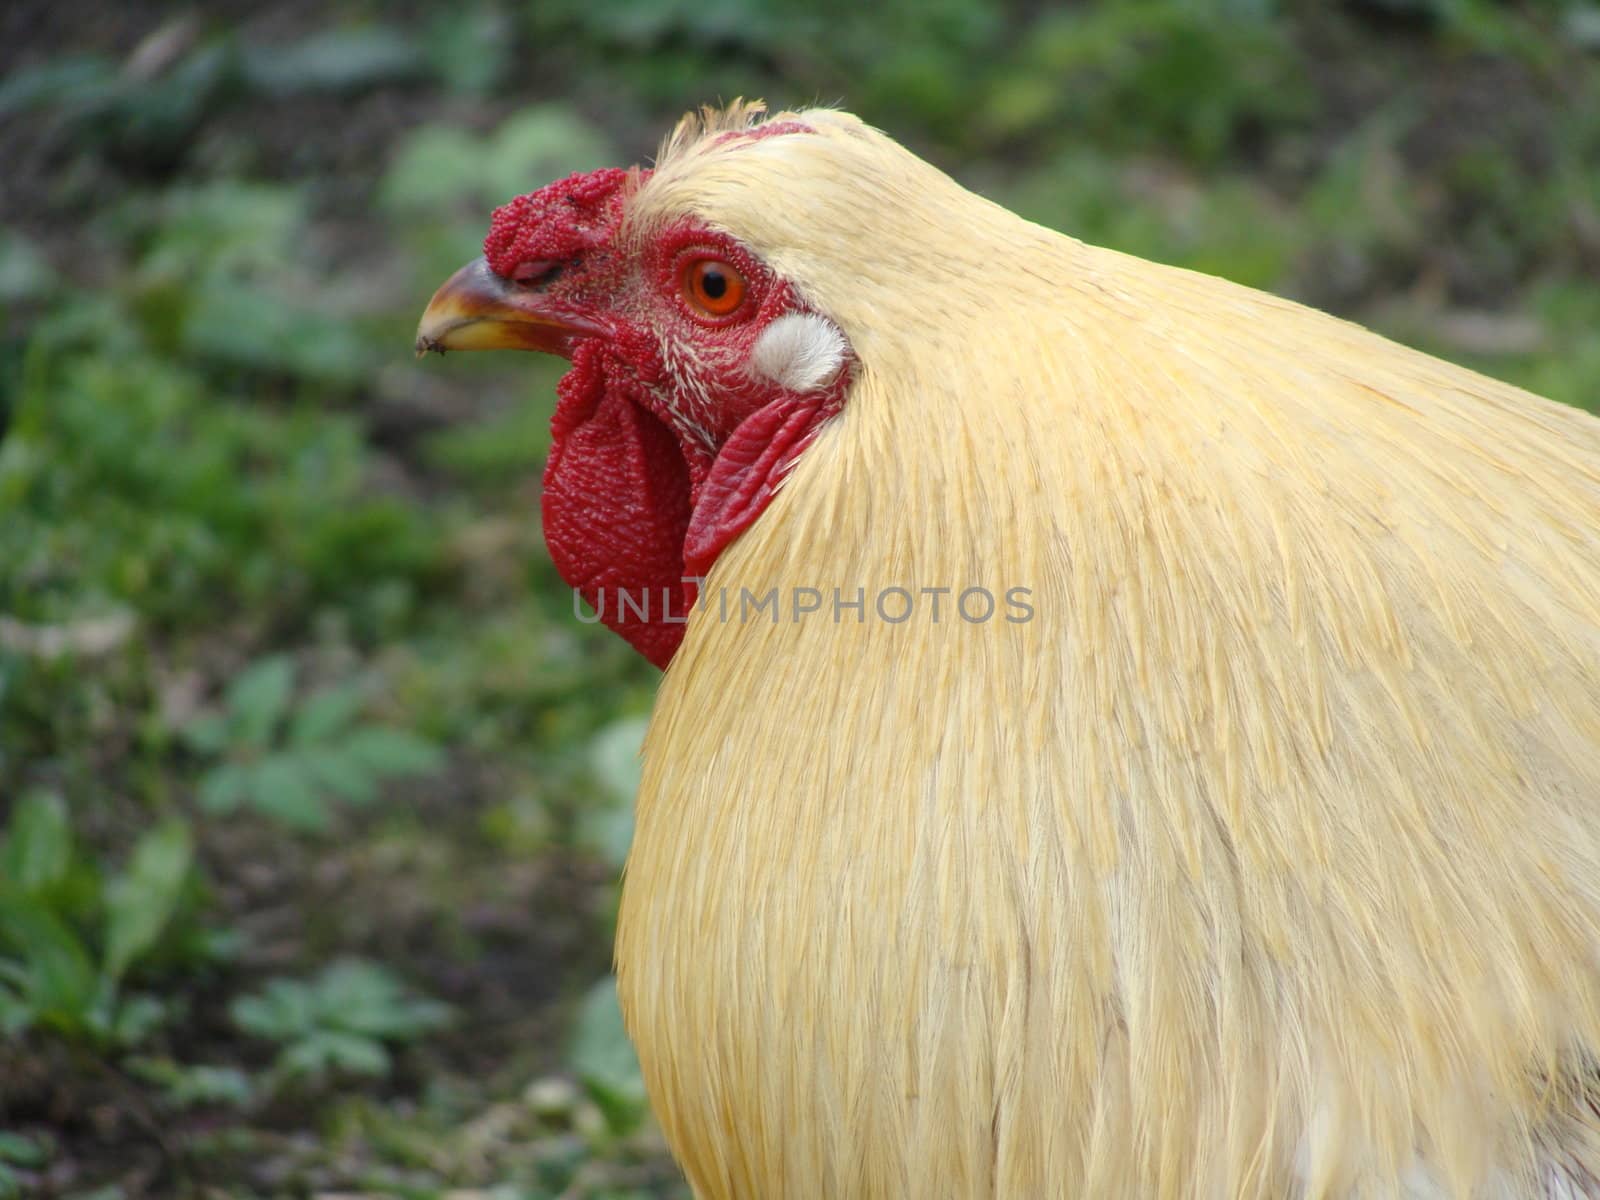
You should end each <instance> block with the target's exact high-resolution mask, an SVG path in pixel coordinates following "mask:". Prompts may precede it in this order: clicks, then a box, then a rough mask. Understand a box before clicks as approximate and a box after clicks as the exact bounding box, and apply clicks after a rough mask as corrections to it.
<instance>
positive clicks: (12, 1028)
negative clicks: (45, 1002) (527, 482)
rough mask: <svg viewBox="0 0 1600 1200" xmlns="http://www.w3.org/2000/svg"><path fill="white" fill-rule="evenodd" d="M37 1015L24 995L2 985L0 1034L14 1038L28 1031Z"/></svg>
mask: <svg viewBox="0 0 1600 1200" xmlns="http://www.w3.org/2000/svg"><path fill="white" fill-rule="evenodd" d="M37 1015H38V1014H36V1013H35V1012H34V1010H33V1005H32V1004H30V1003H28V1001H27V1000H26V999H25V998H24V997H22V996H20V995H18V994H17V993H16V992H14V991H12V990H11V989H10V988H9V987H6V986H4V985H0V1034H4V1035H5V1036H6V1037H8V1038H14V1037H16V1036H18V1035H19V1034H22V1033H26V1032H27V1030H28V1027H29V1026H30V1025H32V1024H33V1019H34V1017H35V1016H37Z"/></svg>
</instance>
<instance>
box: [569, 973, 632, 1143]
mask: <svg viewBox="0 0 1600 1200" xmlns="http://www.w3.org/2000/svg"><path fill="white" fill-rule="evenodd" d="M572 1069H573V1071H574V1072H576V1074H577V1076H578V1079H579V1081H580V1082H581V1083H582V1084H583V1086H584V1088H585V1089H586V1090H587V1091H588V1093H589V1095H590V1096H591V1097H592V1098H593V1099H594V1102H595V1103H596V1104H598V1105H599V1106H600V1108H601V1111H603V1112H604V1113H605V1115H606V1120H607V1121H608V1122H609V1123H610V1125H611V1128H612V1130H613V1131H614V1132H616V1133H626V1132H628V1131H629V1130H631V1129H633V1128H634V1127H636V1126H637V1125H638V1123H639V1121H640V1120H641V1119H642V1118H643V1116H644V1112H645V1104H646V1101H645V1092H644V1076H643V1075H642V1074H641V1073H640V1070H639V1059H638V1056H637V1055H635V1054H634V1051H633V1044H632V1043H631V1042H629V1041H628V1033H627V1030H626V1029H625V1028H624V1026H623V1023H622V1007H621V1005H619V1004H618V1003H617V981H616V979H615V978H613V977H611V976H607V977H606V978H605V979H602V980H601V981H600V982H599V983H597V984H595V986H594V987H593V988H592V989H591V990H590V992H589V994H588V996H587V997H585V998H584V1001H583V1007H582V1008H581V1009H579V1011H578V1026H577V1030H576V1032H575V1034H574V1036H573V1041H572Z"/></svg>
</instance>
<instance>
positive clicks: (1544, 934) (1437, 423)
mask: <svg viewBox="0 0 1600 1200" xmlns="http://www.w3.org/2000/svg"><path fill="white" fill-rule="evenodd" d="M759 113H760V108H759V106H750V105H740V106H737V107H735V108H734V109H732V110H729V111H727V112H725V113H721V114H717V113H707V114H702V115H700V116H699V117H694V118H690V119H687V120H686V121H685V123H684V124H682V125H680V127H679V129H678V130H677V132H675V133H674V134H673V136H672V137H671V138H670V139H669V141H668V143H667V145H666V147H665V148H664V152H663V155H662V158H661V161H660V162H659V163H658V165H657V167H656V169H655V171H654V173H653V175H652V176H651V177H650V178H649V179H648V181H647V182H645V183H644V184H643V185H642V186H641V187H640V188H639V190H638V192H637V194H636V195H635V196H633V197H632V199H631V201H630V205H629V209H628V212H627V215H626V217H625V220H624V229H623V232H622V235H621V236H623V237H624V238H626V237H645V236H648V234H649V232H650V231H651V230H652V229H655V228H659V227H660V226H661V225H663V224H664V223H666V222H669V221H671V220H674V219H676V218H679V217H681V216H683V215H685V214H691V215H693V216H694V217H696V218H698V219H699V220H702V221H704V222H705V223H707V224H708V225H710V226H711V227H713V228H717V229H720V230H724V231H726V232H728V233H730V234H732V235H733V236H735V237H737V238H738V239H740V240H741V241H742V242H743V243H744V244H745V245H747V246H748V247H749V248H750V249H751V250H752V251H753V252H755V253H756V254H758V255H759V256H761V257H762V258H763V259H764V260H765V261H766V262H767V263H768V264H769V265H770V266H771V267H772V268H773V270H774V271H776V272H777V273H778V274H779V275H780V276H782V277H783V278H785V279H787V280H789V281H790V282H792V283H793V285H794V286H795V287H796V289H797V290H798V292H799V294H800V295H801V296H802V297H803V299H804V300H805V302H806V303H807V304H808V305H809V306H810V307H811V308H813V309H814V310H815V311H817V312H819V313H822V314H824V315H826V316H827V317H828V318H829V319H830V320H831V321H833V322H834V323H836V324H837V325H838V327H839V328H840V329H841V330H842V331H843V333H844V335H845V336H846V338H848V340H849V342H850V344H851V346H852V348H853V351H854V353H855V355H856V356H857V358H858V360H859V370H858V374H857V377H856V379H855V382H854V385H853V387H852V389H851V391H850V393H849V396H848V398H847V400H846V403H845V405H844V408H843V411H842V412H841V413H840V414H839V416H838V417H837V418H835V419H834V420H833V421H832V422H831V423H830V424H829V425H828V426H827V427H826V428H824V429H823V431H822V432H821V434H820V435H819V436H818V437H817V439H816V441H815V442H814V444H813V445H812V446H811V447H810V448H809V449H808V450H807V451H806V452H805V453H804V454H803V455H802V456H801V458H800V459H799V461H798V462H797V464H796V465H795V467H794V469H793V471H792V472H791V474H790V475H789V477H788V478H787V480H786V482H785V484H784V486H783V488H782V490H781V492H780V493H779V494H778V496H777V497H776V499H775V500H774V501H773V503H772V505H771V507H770V508H769V509H768V511H767V512H766V513H765V514H764V515H763V516H762V518H761V519H760V520H759V521H758V522H757V523H756V524H755V525H754V526H753V527H752V528H751V529H749V530H748V531H747V532H746V533H745V534H744V535H743V536H742V537H741V538H740V539H739V540H738V541H737V542H735V543H734V544H733V545H732V546H731V547H730V548H729V549H728V550H726V551H725V552H724V553H723V555H722V557H721V558H720V559H719V560H718V561H717V563H716V565H715V567H714V568H713V571H712V574H711V576H710V578H709V579H708V580H707V582H706V585H705V589H704V592H705V593H706V594H708V595H710V596H713V597H714V596H716V595H717V594H718V593H719V592H727V593H729V594H730V595H732V596H733V597H738V596H739V594H740V589H748V590H749V592H750V593H752V594H753V595H757V596H761V595H764V594H765V593H767V592H768V591H769V590H770V589H773V588H776V589H778V592H779V596H780V601H781V604H782V605H783V606H784V611H783V612H782V613H781V615H780V619H778V620H776V621H772V620H769V619H767V618H766V616H765V615H763V616H761V617H759V618H757V619H754V620H744V621H740V620H738V619H737V618H736V616H730V618H729V619H727V620H722V619H718V618H717V614H716V612H715V611H710V612H705V613H701V614H699V615H697V616H696V617H694V618H692V619H691V621H690V624H689V627H688V630H687V634H686V637H685V639H684V642H683V644H682V647H681V649H680V650H679V652H678V654H677V657H676V659H675V660H674V662H673V664H672V667H671V669H670V670H669V671H668V672H667V675H666V678H665V680H664V683H663V685H662V690H661V694H660V697H659V700H658V704H657V709H656V716H655V719H654V722H653V724H652V727H651V730H650V734H649V737H648V740H647V743H646V748H645V770H644V781H643V786H642V788H641V791H640V797H639V806H638V820H637V832H636V838H635V843H634V850H633V855H632V858H631V860H630V863H629V867H628V874H627V880H626V884H625V888H624V895H623V908H622V914H621V922H620V931H619V943H618V963H619V974H620V982H621V988H622V996H623V1000H624V1004H625V1008H626V1012H627V1015H628V1020H629V1026H630V1030H631V1033H632V1034H633V1036H634V1038H635V1040H636V1043H637V1045H638V1048H639V1052H640V1057H641V1061H642V1063H643V1066H644V1069H645V1073H646V1079H647V1083H648V1084H649V1088H650V1092H651V1095H652V1099H653V1100H654V1102H655V1105H656V1108H657V1111H658V1113H659V1115H660V1117H661V1120H662V1124H663V1127H664V1129H665V1131H666V1133H667V1136H668V1138H669V1140H670V1142H671V1144H672V1147H673V1149H674V1151H675V1152H676V1154H677V1155H678V1156H679V1158H680V1161H681V1162H682V1163H683V1165H684V1168H685V1170H686V1171H687V1173H688V1176H689V1179H690V1180H691V1182H692V1184H693V1185H694V1187H695V1189H696V1191H697V1193H698V1194H699V1195H702V1196H705V1197H718V1198H732V1197H739V1198H741V1200H751V1198H753V1197H758V1196H759V1197H776V1196H788V1197H822V1196H827V1197H847V1196H848V1197H946V1196H948V1197H1032V1196H1059V1195H1079V1196H1085V1197H1219V1198H1220V1197H1230V1198H1231V1197H1258V1196H1259V1197H1346V1196H1363V1197H1364V1196H1399V1197H1417V1198H1421V1197H1433V1196H1459V1197H1468V1196H1471V1197H1507V1198H1523V1197H1536V1196H1565V1195H1572V1196H1579V1195H1600V1184H1597V1183H1596V1180H1595V1173H1596V1172H1597V1171H1600V1117H1597V1116H1596V1106H1597V1104H1600V1086H1597V1080H1596V1075H1595V1062H1596V1056H1597V1055H1600V965H1597V963H1600V959H1597V951H1600V422H1597V421H1596V420H1595V419H1594V418H1592V417H1589V416H1587V415H1585V414H1582V413H1580V412H1578V411H1576V410H1569V409H1566V408H1562V407H1560V406H1558V405H1555V404H1553V403H1550V402H1547V401H1544V400H1541V399H1539V398H1537V397H1534V396H1531V395H1529V394H1527V393H1525V392H1523V391H1520V390H1518V389H1516V388H1513V387H1510V386H1507V385H1505V384H1501V383H1498V382H1495V381H1493V380H1490V379H1487V378H1485V377H1483V376H1481V375H1477V374H1474V373H1472V372H1470V371H1467V370H1464V369H1461V368H1458V367H1455V366H1451V365H1449V364H1447V363H1444V362H1441V361H1439V360H1437V359H1435V358H1431V357H1428V356H1426V355H1423V354H1420V353H1417V352H1414V351H1411V350H1408V349H1405V348H1403V347H1400V346H1398V345H1395V344H1394V343H1391V342H1389V341H1386V340H1384V339H1382V338H1380V337H1378V336H1376V335H1374V334H1371V333H1369V332H1366V331H1364V330H1362V329H1360V328H1358V327H1356V326H1353V325H1350V324H1347V323H1345V322H1342V321H1339V320H1336V319H1334V318H1332V317H1329V316H1326V315H1323V314H1321V313H1317V312H1314V311H1311V310H1308V309H1306V308H1303V307H1300V306H1298V305H1296V304H1293V303H1290V302H1288V301H1285V300H1281V299H1277V298H1274V297H1272V296H1269V295H1266V294H1263V293H1261V292H1257V291H1252V290H1249V289H1247V288H1243V287H1239V286H1235V285H1232V284H1229V283H1226V282H1223V281H1221V280H1218V279H1214V278H1210V277H1206V276H1202V275H1197V274H1192V273H1189V272H1185V271H1180V270H1175V269H1172V268H1168V267H1163V266H1157V265H1153V264H1151V263H1148V262H1144V261H1141V260H1138V259H1134V258H1131V257H1127V256H1125V255H1122V254H1117V253H1114V252H1111V251H1107V250H1103V249H1098V248H1095V247H1091V246H1087V245H1084V244H1082V243H1079V242H1077V241H1074V240H1072V239H1071V238H1068V237H1065V236H1062V235H1060V234H1056V233H1053V232H1051V231H1048V230H1045V229H1042V228H1040V227H1038V226H1035V225H1032V224H1029V223H1027V222H1025V221H1023V220H1022V219H1020V218H1018V217H1016V216H1015V215H1013V214H1011V213H1009V212H1007V211H1005V210H1003V209H1001V208H999V207H998V206H996V205H994V204H991V203H989V202H988V201H986V200H983V199H982V198H980V197H978V196H975V195H973V194H971V193H969V192H967V191H965V190H963V189H962V188H961V187H960V186H958V185H957V184H955V183H954V182H952V181H951V180H950V179H949V178H947V177H946V176H944V175H942V174H941V173H939V172H938V171H937V170H935V169H934V168H932V167H930V166H928V165H927V164H926V163H924V162H922V161H921V160H919V159H917V158H916V157H914V156H913V155H911V154H910V153H909V152H907V151H905V150H904V149H902V148H900V147H899V146H897V145H896V144H895V143H893V142H892V141H890V140H889V139H888V138H886V137H884V136H883V135H881V134H879V133H877V132H875V131H873V130H871V129H869V128H867V127H866V126H864V125H862V124H861V123H860V122H858V121H857V120H855V119H854V118H852V117H850V116H848V115H846V114H843V113H839V112H833V111H825V110H813V111H808V112H804V113H799V114H793V113H786V114H780V115H777V116H774V117H772V118H771V119H770V120H769V121H768V122H767V124H766V125H763V124H761V123H759V122H758V120H757V118H758V116H759ZM785 123H787V124H790V125H793V126H795V127H796V130H795V131H794V133H793V135H792V136H790V135H789V134H788V133H787V132H786V133H784V134H783V135H781V136H771V137H761V136H759V135H760V133H761V130H762V129H764V128H767V127H769V126H772V125H778V124H785ZM889 587H902V588H905V589H908V590H910V591H912V592H913V593H914V594H916V593H917V592H918V589H922V588H930V589H932V588H949V589H952V590H951V592H950V593H949V594H948V597H947V598H946V599H945V604H946V606H947V607H946V609H945V611H944V619H943V620H942V621H940V622H938V623H933V622H931V621H930V620H929V619H928V615H927V608H926V607H922V608H919V609H918V610H917V615H916V616H915V618H914V619H912V620H908V621H905V622H903V623H900V624H893V623H890V622H888V621H885V620H883V619H880V617H879V615H878V613H876V612H875V611H874V609H873V597H874V596H875V595H876V594H877V593H878V592H879V591H880V590H881V589H884V588H889ZM973 587H978V588H983V589H986V590H987V591H988V592H990V593H991V594H993V595H995V596H1001V595H1003V594H1004V593H1005V592H1006V591H1007V589H1010V588H1014V587H1023V588H1027V589H1028V594H1029V604H1030V605H1031V610H1032V616H1031V619H1028V620H1023V621H1007V620H1005V619H1004V617H1003V616H1002V615H996V616H995V617H994V618H993V619H991V620H988V621H982V622H977V621H969V620H964V619H959V618H957V617H956V616H955V615H954V612H953V610H952V609H951V608H950V607H948V606H949V605H951V604H953V603H954V601H955V597H956V596H957V595H958V594H959V593H960V592H961V591H962V590H963V589H966V588H973ZM796 588H814V589H817V590H818V591H819V592H820V593H821V594H822V596H824V597H825V598H827V600H828V602H829V603H828V606H827V607H825V608H824V609H823V610H822V612H820V613H817V614H812V615H811V616H810V617H808V618H807V619H803V620H801V619H792V618H793V614H792V613H791V612H789V611H788V609H787V605H788V603H789V600H788V598H789V597H790V595H791V594H792V593H793V590H794V589H796ZM858 588H864V589H865V595H866V598H867V600H866V605H867V607H866V611H865V619H858V617H857V613H856V610H854V609H849V608H847V609H845V610H843V611H842V612H841V611H840V610H838V609H837V608H835V607H833V601H834V599H835V593H834V589H839V592H840V593H841V594H842V596H843V597H845V598H846V599H854V598H855V596H856V594H857V589H858ZM1562 1189H1566V1190H1562Z"/></svg>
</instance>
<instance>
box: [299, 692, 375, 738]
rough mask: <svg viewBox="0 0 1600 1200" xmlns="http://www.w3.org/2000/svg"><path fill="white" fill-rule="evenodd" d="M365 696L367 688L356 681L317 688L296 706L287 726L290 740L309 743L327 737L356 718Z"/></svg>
mask: <svg viewBox="0 0 1600 1200" xmlns="http://www.w3.org/2000/svg"><path fill="white" fill-rule="evenodd" d="M366 698H367V697H366V689H365V688H362V687H361V686H359V685H357V684H349V685H347V686H345V687H334V688H325V689H323V690H322V691H320V692H317V693H316V694H315V695H314V696H312V697H311V698H310V699H308V700H307V701H306V702H305V703H304V704H302V705H301V706H300V707H299V709H297V710H296V712H295V714H294V720H293V721H292V722H291V724H290V726H289V744H290V745H292V746H308V745H311V744H312V743H314V742H322V741H326V740H327V739H328V738H329V737H331V736H332V735H334V734H335V733H338V732H339V731H341V730H343V729H345V728H347V727H348V726H349V725H350V723H351V722H352V721H354V720H355V718H356V715H357V714H358V713H359V712H360V711H361V706H362V704H364V703H365V702H366Z"/></svg>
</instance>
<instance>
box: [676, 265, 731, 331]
mask: <svg viewBox="0 0 1600 1200" xmlns="http://www.w3.org/2000/svg"><path fill="white" fill-rule="evenodd" d="M744 291H745V282H744V276H743V275H741V274H739V272H738V269H737V268H735V267H734V266H733V265H732V264H731V263H725V262H723V261H721V260H720V259H715V258H697V259H695V260H694V261H693V262H691V263H690V264H689V265H688V266H687V267H686V268H685V269H684V272H683V294H684V295H685V296H686V297H687V298H688V300H689V303H690V304H692V305H693V306H694V307H695V308H697V309H699V310H700V311H701V312H702V313H704V314H705V315H706V316H708V317H725V316H727V315H728V314H729V313H731V312H733V310H734V309H736V308H738V307H739V305H740V304H742V303H743V302H744Z"/></svg>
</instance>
